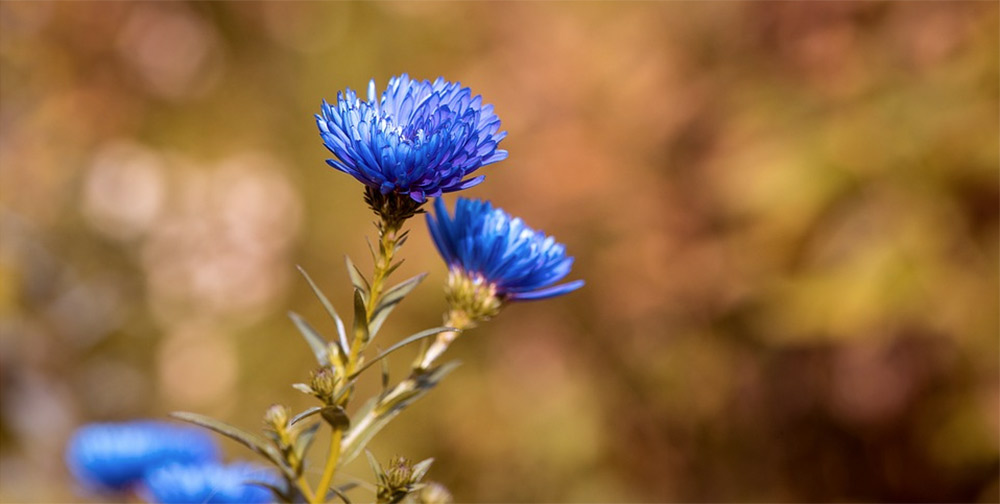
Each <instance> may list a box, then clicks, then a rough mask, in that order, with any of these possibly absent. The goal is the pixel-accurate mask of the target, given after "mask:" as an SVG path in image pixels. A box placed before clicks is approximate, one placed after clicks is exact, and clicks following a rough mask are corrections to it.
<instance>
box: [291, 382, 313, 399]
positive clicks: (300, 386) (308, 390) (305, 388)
mask: <svg viewBox="0 0 1000 504" xmlns="http://www.w3.org/2000/svg"><path fill="white" fill-rule="evenodd" d="M292 388H293V389H295V390H298V391H299V392H302V393H303V394H305V395H311V396H314V395H316V391H315V390H313V389H312V387H310V386H309V385H306V384H305V383H293V384H292Z"/></svg>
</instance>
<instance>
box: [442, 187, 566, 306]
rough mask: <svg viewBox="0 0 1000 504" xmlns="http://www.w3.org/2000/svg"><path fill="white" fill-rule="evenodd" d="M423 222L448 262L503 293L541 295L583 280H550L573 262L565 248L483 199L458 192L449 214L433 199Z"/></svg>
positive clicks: (527, 297)
mask: <svg viewBox="0 0 1000 504" xmlns="http://www.w3.org/2000/svg"><path fill="white" fill-rule="evenodd" d="M427 227H428V228H429V229H430V233H431V237H432V238H433V239H434V244H435V245H436V246H437V249H438V251H439V252H440V253H441V256H442V257H443V258H444V260H445V261H446V262H447V263H448V265H449V266H451V267H452V268H459V269H461V270H462V271H463V272H464V273H465V274H466V275H468V276H470V277H474V278H477V277H478V278H483V279H484V280H485V281H487V282H489V283H491V284H492V285H493V286H494V287H495V288H496V292H497V294H498V295H500V296H502V297H503V298H504V299H508V300H512V301H519V300H532V299H544V298H550V297H554V296H559V295H562V294H566V293H568V292H571V291H573V290H576V289H579V288H580V287H582V286H583V280H577V281H574V282H568V283H564V284H560V285H553V284H555V283H556V282H558V281H560V280H562V279H563V278H564V277H565V276H566V275H567V274H569V272H570V269H571V268H572V266H573V258H572V257H570V256H567V255H566V248H565V247H564V246H563V245H562V244H561V243H557V242H556V241H555V239H554V238H552V237H551V236H546V235H545V233H543V232H540V231H535V230H534V229H531V228H530V227H528V226H527V225H525V224H524V222H523V221H521V219H519V218H515V217H511V216H510V215H508V214H507V213H506V212H504V211H503V210H502V209H499V208H493V205H491V204H490V202H488V201H482V200H470V199H465V198H459V199H458V202H457V203H456V204H455V215H454V217H452V216H450V215H449V214H448V209H447V208H446V207H445V205H444V202H443V201H442V200H441V199H437V200H436V201H435V202H434V214H433V215H432V214H430V213H428V214H427Z"/></svg>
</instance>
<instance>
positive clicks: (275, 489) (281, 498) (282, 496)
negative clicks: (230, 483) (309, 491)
mask: <svg viewBox="0 0 1000 504" xmlns="http://www.w3.org/2000/svg"><path fill="white" fill-rule="evenodd" d="M246 484H248V485H257V486H259V487H264V488H266V489H268V490H270V491H271V493H273V494H274V495H275V496H276V497H277V498H278V502H292V501H293V500H294V499H292V496H291V495H289V493H288V491H287V490H286V489H285V488H282V487H279V486H277V485H272V484H270V483H266V482H263V481H255V480H247V482H246Z"/></svg>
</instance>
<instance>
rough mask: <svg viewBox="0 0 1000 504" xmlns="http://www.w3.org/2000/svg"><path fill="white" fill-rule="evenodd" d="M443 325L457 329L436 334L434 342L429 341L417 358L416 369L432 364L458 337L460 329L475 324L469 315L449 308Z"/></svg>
mask: <svg viewBox="0 0 1000 504" xmlns="http://www.w3.org/2000/svg"><path fill="white" fill-rule="evenodd" d="M444 325H445V326H447V327H454V328H455V329H458V330H459V331H445V332H443V333H440V334H438V335H437V337H436V338H435V339H434V342H433V343H431V345H430V346H429V347H427V349H426V350H425V351H424V352H423V353H422V354H421V356H420V358H418V359H417V365H416V368H417V369H429V368H430V367H431V366H432V365H434V361H435V360H437V358H438V357H440V356H441V354H443V353H444V351H445V350H447V349H448V347H449V346H451V343H452V342H453V341H455V339H456V338H458V335H459V334H461V331H463V330H465V329H471V328H472V327H474V326H475V324H474V323H473V322H472V321H471V320H469V317H468V316H467V315H466V314H465V313H463V312H459V311H456V310H450V311H449V312H448V315H446V316H445V321H444Z"/></svg>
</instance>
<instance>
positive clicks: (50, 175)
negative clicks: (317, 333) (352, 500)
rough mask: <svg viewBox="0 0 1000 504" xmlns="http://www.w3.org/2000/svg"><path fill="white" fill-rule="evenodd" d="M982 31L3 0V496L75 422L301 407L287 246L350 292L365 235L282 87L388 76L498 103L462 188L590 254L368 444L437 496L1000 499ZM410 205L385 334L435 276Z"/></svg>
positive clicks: (51, 487)
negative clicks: (489, 143) (575, 285)
mask: <svg viewBox="0 0 1000 504" xmlns="http://www.w3.org/2000/svg"><path fill="white" fill-rule="evenodd" d="M998 36H1000V33H998V7H997V5H996V4H995V3H992V2H964V3H963V2H942V3H937V2H886V3H879V2H843V3H838V2H823V3H807V2H775V3H768V2H745V3H727V2H707V3H702V4H696V3H690V2H663V3H660V2H641V3H613V4H612V3H598V2H580V3H573V2H570V3H544V2H537V3H535V2H532V3H521V2H502V3H500V2H497V3H478V2H476V3H464V2H462V3H452V2H448V3H396V2H381V3H372V4H355V3H339V2H329V3H327V2H281V3H279V2H273V3H263V2H262V3H226V2H196V3H181V2H177V3H173V2H172V3H151V2H137V3H125V2H101V3H86V2H31V3H29V2H2V3H0V84H2V86H0V97H2V110H0V233H2V234H0V238H2V240H0V365H2V424H0V442H2V445H0V479H2V484H0V500H3V501H4V502H22V501H23V502H30V501H38V502H41V501H45V502H52V501H77V500H81V497H80V496H79V495H78V494H77V493H76V489H75V488H74V486H73V484H72V482H71V480H70V477H69V474H68V473H67V471H66V469H65V467H64V463H63V459H62V453H63V446H64V443H65V441H66V439H67V437H68V436H69V435H70V433H71V432H72V431H73V429H74V428H76V427H77V426H79V425H81V424H84V423H86V422H92V421H105V420H124V419H132V418H147V417H157V418H159V417H163V416H165V415H166V414H167V413H168V412H170V411H173V410H189V411H197V412H201V413H205V414H209V415H213V416H216V417H218V418H221V419H224V420H227V421H229V422H232V423H235V424H237V425H240V426H242V427H245V428H248V429H256V428H258V427H260V426H261V415H262V414H263V411H264V409H265V408H266V407H267V406H269V405H270V404H272V403H275V402H281V403H284V404H288V405H290V406H292V407H295V408H299V409H302V408H305V407H307V406H310V405H312V403H311V399H310V398H307V397H305V396H303V395H301V394H299V393H298V392H295V391H294V390H293V389H291V388H290V387H289V384H291V383H293V382H297V381H304V380H306V379H307V373H308V371H309V370H310V369H311V367H312V365H313V360H312V357H311V353H310V351H309V350H308V348H307V347H306V345H305V344H304V343H303V342H302V341H301V340H300V338H299V336H298V335H297V333H296V331H295V329H294V327H293V326H292V324H291V323H290V321H289V320H288V319H287V318H286V316H285V313H286V312H287V311H288V310H295V311H297V312H299V313H301V314H303V315H304V316H306V317H307V318H308V319H309V320H311V321H312V322H313V324H314V325H315V326H317V327H318V328H319V329H321V330H323V331H325V332H326V333H327V334H332V331H333V327H334V326H333V324H332V323H331V322H330V321H329V320H328V319H326V318H325V316H324V313H323V311H322V307H321V306H320V305H319V303H318V302H317V301H316V300H315V298H314V297H312V294H311V293H310V292H309V289H308V286H307V285H306V283H305V282H304V281H303V280H302V279H301V278H300V277H298V275H297V274H296V272H295V265H296V264H299V265H302V266H303V267H304V268H306V269H307V270H308V271H309V272H310V273H311V274H312V276H313V277H314V278H315V279H316V281H317V282H318V283H319V284H320V285H321V286H322V287H323V288H324V289H325V290H326V292H327V294H328V295H329V296H330V297H331V299H332V300H333V302H334V303H335V304H336V305H338V306H340V307H342V311H347V310H346V307H347V306H349V303H350V294H351V293H350V288H349V281H348V278H347V275H346V274H345V272H344V270H343V267H342V265H343V256H344V255H345V254H348V255H350V256H351V257H353V258H354V259H355V260H356V262H358V264H359V265H361V266H362V269H363V270H366V271H370V267H371V265H370V261H369V260H368V255H367V249H366V245H365V240H364V236H365V235H368V236H372V235H373V233H374V231H373V227H372V226H371V222H372V220H373V217H372V215H371V214H370V212H369V211H368V210H367V209H366V208H365V206H364V203H363V202H362V198H361V195H362V189H361V185H360V184H359V183H357V182H356V181H354V180H353V179H351V178H350V177H348V176H346V175H344V174H341V173H339V172H335V171H333V170H332V169H330V168H329V167H327V166H326V165H325V164H324V162H323V160H324V159H326V158H327V157H328V155H327V152H326V151H325V149H324V148H323V147H322V143H321V141H320V139H319V136H318V133H317V131H316V127H315V125H314V123H313V118H312V115H313V114H314V113H316V112H318V111H319V106H320V102H321V100H322V99H324V98H326V99H328V100H335V99H336V93H337V91H338V90H341V89H343V88H345V87H352V88H354V89H364V88H365V86H366V85H367V82H368V79H370V78H372V77H374V78H375V79H376V81H377V83H378V87H379V89H381V88H383V87H384V85H385V83H386V81H387V80H388V78H389V77H390V76H392V75H396V74H399V73H402V72H409V73H410V74H411V75H412V76H415V77H419V78H428V79H433V78H435V77H437V76H439V75H441V76H444V77H445V78H447V79H449V80H459V81H461V82H462V83H463V84H465V85H468V86H470V87H471V88H472V89H473V91H474V92H475V93H479V94H482V95H483V96H484V98H485V100H486V101H487V102H490V103H493V104H494V105H495V106H496V110H497V112H498V114H499V116H500V118H501V119H502V121H503V128H504V129H505V130H507V131H508V132H509V136H508V138H507V139H506V140H505V141H504V142H503V144H502V145H503V146H504V147H505V148H506V149H507V150H509V151H510V158H509V159H508V160H506V161H504V162H502V163H499V164H496V165H492V166H489V167H487V168H485V169H483V170H482V172H481V173H483V174H485V175H486V177H487V178H486V182H485V183H484V184H482V185H481V186H478V187H476V188H475V189H474V190H471V191H468V192H467V194H466V195H470V196H477V197H482V198H489V199H491V200H492V201H493V202H494V203H496V204H497V205H499V206H501V207H503V208H505V209H506V210H508V211H510V212H511V213H514V214H516V215H520V216H522V217H524V218H525V220H526V221H527V222H528V223H529V224H530V225H532V226H534V227H536V228H539V229H543V230H545V231H546V232H548V233H550V234H553V235H555V236H556V237H557V238H558V239H559V240H560V241H562V242H564V243H565V244H566V245H567V248H568V250H569V251H570V252H571V253H572V254H573V255H575V256H576V265H575V270H574V272H573V273H572V275H571V279H576V278H582V279H585V280H586V282H587V285H586V287H585V288H584V289H582V290H580V291H578V292H575V293H573V294H571V295H568V296H565V297H562V298H558V299H556V300H550V301H546V302H537V303H524V304H520V305H515V306H511V307H509V308H508V309H507V310H505V312H504V313H503V314H501V316H500V317H499V318H498V319H496V320H495V321H494V322H493V323H490V324H488V325H485V326H483V327H482V328H481V329H478V330H476V331H475V332H474V333H472V334H470V335H468V336H467V337H465V338H463V339H461V340H460V341H459V343H458V344H457V345H456V346H455V347H453V349H452V352H453V354H454V356H455V357H457V358H459V359H461V360H462V361H463V362H464V364H463V366H462V367H460V368H459V369H458V370H457V371H456V372H455V373H454V374H452V375H451V376H450V377H449V378H448V379H447V380H446V381H445V382H444V383H443V384H442V386H441V387H439V388H438V389H436V390H435V391H433V392H432V393H431V394H430V395H429V396H428V397H427V398H426V399H425V400H423V401H421V402H420V403H417V404H416V405H415V406H414V407H412V408H410V409H409V410H407V411H406V412H405V413H404V414H403V415H402V416H401V417H400V418H399V419H398V420H396V422H395V423H394V424H392V425H391V426H390V427H389V428H388V429H387V430H385V431H384V432H383V433H382V435H381V436H380V437H378V438H377V440H376V442H375V443H374V444H373V445H372V449H373V451H374V453H375V454H376V455H377V456H378V457H379V458H381V459H383V460H385V459H387V458H388V457H389V456H391V455H393V454H396V453H399V454H402V455H406V456H408V457H410V458H413V459H417V460H419V459H423V458H426V457H434V458H435V459H436V462H435V465H434V468H433V469H432V471H431V473H430V477H431V478H432V479H434V480H437V481H441V482H443V483H444V484H446V485H447V486H448V487H450V488H451V490H452V491H453V493H454V494H455V495H456V497H457V499H458V501H459V502H477V501H483V502H561V501H600V502H627V501H644V502H649V501H687V502H712V501H796V502H806V501H909V502H917V501H942V502H943V501H981V502H996V501H997V500H998V471H1000V462H998V460H1000V458H998V457H1000V455H998V453H1000V449H998V443H1000V381H998V380H1000V360H998V352H1000V345H998V333H1000V322H998V317H1000V314H998V310H1000V308H998V306H1000V293H998V292H1000V291H998V274H1000V273H998V254H1000V238H998V235H1000V233H998V206H1000V190H998V149H1000V146H998V133H1000V125H998V122H1000V119H998V112H1000V101H998V93H1000V89H998V59H1000V51H998ZM453 200H454V196H449V197H448V201H449V202H452V201H453ZM411 227H412V229H413V233H412V238H411V240H410V241H409V243H408V244H407V247H406V248H405V249H404V256H405V257H406V264H405V265H404V266H403V267H402V268H401V270H400V272H399V273H397V274H396V278H397V279H398V280H402V279H404V278H406V277H408V276H410V275H413V274H416V273H419V272H421V271H430V272H431V274H430V276H429V277H428V278H427V280H426V281H425V282H424V284H423V285H422V286H421V287H420V288H419V289H418V290H417V291H416V293H415V294H413V295H412V296H411V297H410V298H408V299H407V300H406V301H405V302H404V303H403V304H402V305H401V307H400V308H399V309H398V310H397V311H396V315H394V317H393V318H392V319H390V322H389V323H388V324H387V325H386V327H385V328H384V329H383V330H382V333H381V334H380V336H381V338H383V341H382V343H383V346H388V345H389V344H391V342H392V341H394V340H398V339H399V338H402V337H404V336H406V335H408V334H411V333H413V332H415V331H416V330H418V329H422V328H426V327H432V326H435V325H438V324H439V323H440V313H441V312H442V311H443V310H444V300H443V296H442V294H441V291H440V290H439V286H440V285H441V283H442V282H443V280H444V278H445V270H444V266H443V264H442V263H441V261H440V259H439V258H438V257H437V254H436V252H435V250H434V248H433V246H432V244H431V242H430V241H429V239H428V236H427V233H426V231H425V228H424V225H423V223H422V222H421V221H415V222H413V223H412V226H411ZM410 352H411V353H407V352H406V351H403V352H401V353H400V354H398V357H397V358H396V359H395V361H394V362H393V371H394V373H395V374H394V377H395V378H401V377H402V376H403V372H404V370H405V368H406V366H407V365H408V363H409V360H410V358H411V355H412V350H411V351H410ZM362 388H363V392H372V391H374V390H376V384H374V383H365V384H363V385H362ZM323 445H324V442H321V443H318V445H317V447H318V448H319V449H317V450H315V453H314V455H316V456H317V460H316V462H315V466H318V465H319V464H320V462H319V459H318V457H319V456H323V455H325V454H323V453H321V452H323V451H324V450H323V448H322V447H323ZM224 446H225V448H226V451H227V454H228V455H229V457H230V458H233V459H237V458H251V456H252V455H251V454H250V453H249V452H246V451H244V450H243V449H242V448H241V447H239V446H236V445H235V443H232V442H229V441H225V442H224ZM315 466H314V468H313V470H312V471H313V472H319V467H315ZM346 472H347V473H348V474H350V475H353V476H356V477H359V478H363V479H366V480H370V479H371V475H370V474H369V470H368V469H367V466H366V465H365V464H364V463H363V462H361V463H356V464H353V465H352V466H350V467H349V468H348V470H347V471H346ZM313 478H316V479H318V477H317V476H316V475H313ZM357 495H358V500H362V501H363V500H365V499H367V498H368V497H367V494H365V493H363V492H362V491H357Z"/></svg>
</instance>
